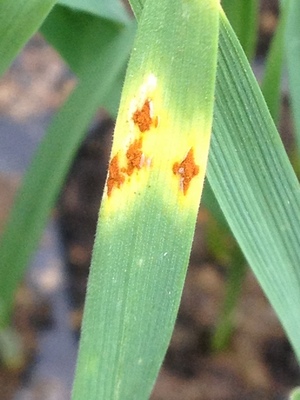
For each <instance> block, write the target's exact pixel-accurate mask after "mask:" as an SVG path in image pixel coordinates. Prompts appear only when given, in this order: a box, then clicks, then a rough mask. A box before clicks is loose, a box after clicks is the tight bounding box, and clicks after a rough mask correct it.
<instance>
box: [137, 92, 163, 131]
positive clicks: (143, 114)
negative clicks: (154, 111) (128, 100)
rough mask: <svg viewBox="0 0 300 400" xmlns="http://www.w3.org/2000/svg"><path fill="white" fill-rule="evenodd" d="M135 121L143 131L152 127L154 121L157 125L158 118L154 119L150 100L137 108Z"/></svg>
mask: <svg viewBox="0 0 300 400" xmlns="http://www.w3.org/2000/svg"><path fill="white" fill-rule="evenodd" d="M132 119H133V122H134V123H135V124H136V125H137V126H138V127H139V130H140V131H141V132H146V131H148V130H149V129H150V128H151V125H152V123H153V122H154V126H155V127H156V126H157V118H156V119H155V121H153V119H152V116H151V105H150V100H148V99H147V100H146V101H145V103H144V104H143V107H142V108H141V109H139V110H136V111H135V112H134V113H133V116H132Z"/></svg>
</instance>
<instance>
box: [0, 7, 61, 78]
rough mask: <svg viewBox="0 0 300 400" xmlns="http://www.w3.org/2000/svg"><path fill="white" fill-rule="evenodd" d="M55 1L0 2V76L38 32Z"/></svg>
mask: <svg viewBox="0 0 300 400" xmlns="http://www.w3.org/2000/svg"><path fill="white" fill-rule="evenodd" d="M55 3H56V0H43V1H40V0H13V1H11V0H1V2H0V49H1V57H0V76H1V75H2V74H3V73H4V72H5V70H6V69H7V68H8V67H9V66H10V64H11V63H12V61H13V59H14V58H15V57H16V55H17V54H18V52H19V51H20V50H21V48H22V47H23V46H24V44H25V43H26V42H27V40H28V39H29V38H30V37H31V36H32V35H33V34H34V33H35V32H36V31H37V30H38V28H39V27H40V25H41V24H42V22H43V20H44V19H45V18H46V16H47V14H48V13H49V11H50V10H51V8H52V7H53V5H54V4H55Z"/></svg>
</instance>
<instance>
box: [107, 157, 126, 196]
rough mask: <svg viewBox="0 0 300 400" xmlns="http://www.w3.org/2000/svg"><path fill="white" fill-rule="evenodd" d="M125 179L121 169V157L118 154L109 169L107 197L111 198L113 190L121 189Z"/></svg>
mask: <svg viewBox="0 0 300 400" xmlns="http://www.w3.org/2000/svg"><path fill="white" fill-rule="evenodd" d="M124 181H125V177H124V175H123V174H122V172H121V169H120V167H119V157H118V155H117V154H116V155H115V156H114V157H113V158H112V159H111V162H110V164H109V167H108V178H107V182H106V185H107V195H108V196H110V195H111V192H112V190H113V188H114V187H115V186H116V187H118V188H119V187H120V186H121V185H122V183H124Z"/></svg>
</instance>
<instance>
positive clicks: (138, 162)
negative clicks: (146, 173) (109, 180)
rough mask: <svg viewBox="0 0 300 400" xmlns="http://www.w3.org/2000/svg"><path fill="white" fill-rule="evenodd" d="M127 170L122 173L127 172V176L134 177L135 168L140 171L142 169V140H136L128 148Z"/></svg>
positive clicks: (124, 169)
mask: <svg viewBox="0 0 300 400" xmlns="http://www.w3.org/2000/svg"><path fill="white" fill-rule="evenodd" d="M126 158H127V168H123V169H122V171H124V172H126V173H127V175H132V173H133V171H134V169H135V168H137V169H140V168H141V167H142V159H143V152H142V138H139V139H136V140H135V141H134V142H133V143H132V144H131V145H130V146H129V148H128V150H127V152H126Z"/></svg>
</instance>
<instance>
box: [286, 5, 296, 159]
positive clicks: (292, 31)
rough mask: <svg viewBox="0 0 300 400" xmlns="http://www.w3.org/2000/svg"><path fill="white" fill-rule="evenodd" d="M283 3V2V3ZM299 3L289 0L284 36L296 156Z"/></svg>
mask: <svg viewBox="0 0 300 400" xmlns="http://www.w3.org/2000/svg"><path fill="white" fill-rule="evenodd" d="M284 4H285V3H284ZM299 21H300V3H299V1H298V0H290V3H289V8H288V16H287V24H286V26H287V28H286V36H285V46H286V59H287V68H288V75H289V89H290V96H291V105H292V112H293V118H294V125H295V134H296V143H297V149H298V156H299V155H300V90H299V88H300V74H299V65H300V24H299Z"/></svg>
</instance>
